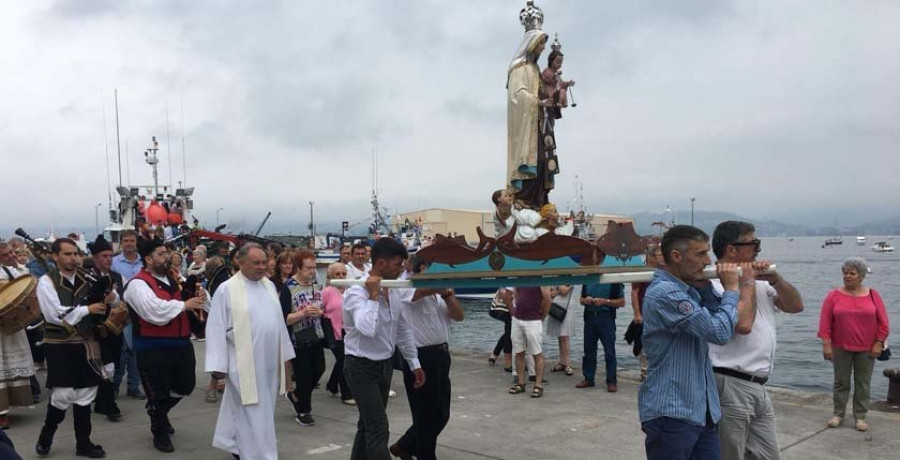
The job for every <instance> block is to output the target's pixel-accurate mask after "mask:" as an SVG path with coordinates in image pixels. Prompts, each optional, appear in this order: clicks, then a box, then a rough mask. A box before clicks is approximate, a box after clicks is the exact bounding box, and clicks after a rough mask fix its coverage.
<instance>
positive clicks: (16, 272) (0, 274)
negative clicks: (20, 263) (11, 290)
mask: <svg viewBox="0 0 900 460" xmlns="http://www.w3.org/2000/svg"><path fill="white" fill-rule="evenodd" d="M7 270H9V273H10V274H11V275H12V278H10V277H9V275H7V274H6V271H7ZM27 274H28V269H27V268H26V269H25V270H21V269H20V268H18V267H15V266H9V265H4V266H2V267H0V280H10V281H12V280H13V279H15V278H18V277H20V276H22V275H27Z"/></svg>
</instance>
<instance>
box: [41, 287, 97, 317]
mask: <svg viewBox="0 0 900 460" xmlns="http://www.w3.org/2000/svg"><path fill="white" fill-rule="evenodd" d="M63 277H64V278H65V279H66V280H68V281H69V282H70V283H72V285H75V275H72V277H66V276H65V275H63ZM37 296H38V304H39V305H40V306H41V313H43V315H44V321H46V322H48V323H50V324H55V325H57V326H62V325H63V321H65V322H66V324H68V325H70V326H74V325H76V324H78V322H79V321H81V319H82V318H84V317H85V316H87V315H88V313H90V312H89V311H88V307H87V305H76V306H75V308H74V309H72V311H70V312H69V313H68V314H67V315H65V316H63V317H62V319H60V318H59V315H62V314H63V313H65V312H66V310H68V309H69V308H70V307H64V306H62V304H60V302H59V294H57V293H56V288H55V287H53V280H51V279H50V276H49V275H44V276H42V277H41V279H40V281H38V286H37Z"/></svg>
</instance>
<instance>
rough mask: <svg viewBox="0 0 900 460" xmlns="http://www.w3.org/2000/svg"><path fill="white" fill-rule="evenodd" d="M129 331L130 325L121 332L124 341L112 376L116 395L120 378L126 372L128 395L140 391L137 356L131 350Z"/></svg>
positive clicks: (120, 382) (119, 385) (132, 349)
mask: <svg viewBox="0 0 900 460" xmlns="http://www.w3.org/2000/svg"><path fill="white" fill-rule="evenodd" d="M131 331H132V328H131V324H129V325H127V326H125V328H124V329H123V330H122V335H123V336H124V337H125V340H123V341H122V357H121V358H120V359H119V362H118V363H116V373H115V376H113V388H115V392H116V393H118V392H119V387H121V385H122V378H123V377H125V372H126V371H127V372H128V381H127V385H128V390H127V391H128V393H129V394H135V393H139V392H140V391H141V376H140V374H139V373H138V368H137V354H135V352H134V348H132V343H133V342H132V337H131Z"/></svg>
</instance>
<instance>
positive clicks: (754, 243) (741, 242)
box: [731, 238, 762, 251]
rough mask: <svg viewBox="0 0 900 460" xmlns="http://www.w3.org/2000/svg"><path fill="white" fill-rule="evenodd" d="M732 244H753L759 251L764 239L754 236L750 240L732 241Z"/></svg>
mask: <svg viewBox="0 0 900 460" xmlns="http://www.w3.org/2000/svg"><path fill="white" fill-rule="evenodd" d="M731 245H732V246H753V247H754V249H756V250H757V251H759V248H760V247H761V246H762V240H760V239H759V238H754V239H752V240H750V241H738V242H735V243H731Z"/></svg>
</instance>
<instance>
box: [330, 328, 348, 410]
mask: <svg viewBox="0 0 900 460" xmlns="http://www.w3.org/2000/svg"><path fill="white" fill-rule="evenodd" d="M331 354H333V355H334V367H332V368H331V376H329V377H328V383H327V384H326V385H325V389H327V390H328V391H330V392H332V393H337V392H338V389H340V391H341V400H342V401H346V400H348V399H353V392H351V391H350V387H349V386H348V385H347V377H344V341H343V340H335V341H334V344H333V345H332V346H331Z"/></svg>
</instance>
